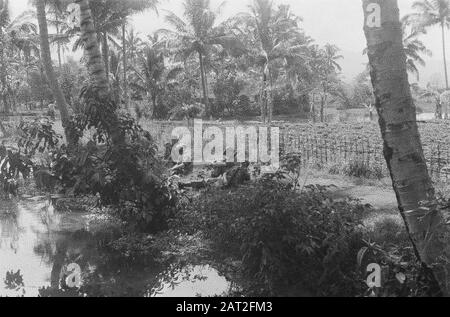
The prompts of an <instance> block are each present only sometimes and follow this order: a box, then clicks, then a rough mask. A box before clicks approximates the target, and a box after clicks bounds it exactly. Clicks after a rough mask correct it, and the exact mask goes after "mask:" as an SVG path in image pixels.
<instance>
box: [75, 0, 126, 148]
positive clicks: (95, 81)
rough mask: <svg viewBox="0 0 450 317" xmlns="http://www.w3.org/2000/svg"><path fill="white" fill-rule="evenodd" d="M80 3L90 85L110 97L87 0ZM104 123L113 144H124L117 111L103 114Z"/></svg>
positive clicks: (102, 96)
mask: <svg viewBox="0 0 450 317" xmlns="http://www.w3.org/2000/svg"><path fill="white" fill-rule="evenodd" d="M75 2H76V3H78V4H79V5H80V21H81V22H80V26H81V36H82V38H83V41H84V54H85V57H86V58H87V68H88V74H89V79H90V82H91V85H92V86H93V87H95V88H96V89H97V92H98V95H99V97H100V98H105V99H106V98H111V97H110V96H109V93H110V91H109V84H108V80H107V76H106V71H105V64H104V62H103V59H102V55H101V53H100V46H99V43H98V37H97V31H96V30H95V27H94V22H93V18H92V13H91V8H90V6H89V1H88V0H76V1H75ZM103 120H104V124H106V126H107V129H108V132H109V134H110V135H111V139H112V142H113V144H115V145H118V146H123V145H124V144H125V134H124V131H123V130H122V129H121V128H120V120H119V117H118V115H117V113H116V112H115V111H114V112H110V113H105V114H104V118H103Z"/></svg>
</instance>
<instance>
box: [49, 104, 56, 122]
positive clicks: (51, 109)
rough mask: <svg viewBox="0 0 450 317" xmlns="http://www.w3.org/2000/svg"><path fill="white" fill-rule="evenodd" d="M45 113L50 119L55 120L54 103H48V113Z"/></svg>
mask: <svg viewBox="0 0 450 317" xmlns="http://www.w3.org/2000/svg"><path fill="white" fill-rule="evenodd" d="M47 115H48V116H49V117H50V118H51V119H52V120H55V118H56V110H55V104H53V103H51V104H49V105H48V113H47Z"/></svg>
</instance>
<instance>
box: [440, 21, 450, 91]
mask: <svg viewBox="0 0 450 317" xmlns="http://www.w3.org/2000/svg"><path fill="white" fill-rule="evenodd" d="M441 29H442V51H443V54H444V71H445V88H446V89H447V90H448V88H449V87H448V68H447V48H446V44H445V25H444V23H441Z"/></svg>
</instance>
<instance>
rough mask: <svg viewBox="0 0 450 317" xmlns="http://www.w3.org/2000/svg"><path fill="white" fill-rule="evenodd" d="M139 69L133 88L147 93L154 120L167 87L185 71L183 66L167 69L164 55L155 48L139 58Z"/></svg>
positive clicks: (136, 69)
mask: <svg viewBox="0 0 450 317" xmlns="http://www.w3.org/2000/svg"><path fill="white" fill-rule="evenodd" d="M138 64H139V65H138V67H137V68H134V67H133V68H134V74H135V76H136V78H135V79H134V80H133V84H132V85H133V86H134V87H135V88H136V89H138V90H140V91H142V92H145V93H146V95H147V98H148V100H149V103H150V114H149V116H150V118H153V115H154V111H155V109H156V106H157V101H158V98H159V97H160V95H161V94H162V93H163V92H164V90H165V88H166V86H167V85H168V84H169V83H170V81H171V80H174V79H175V77H176V75H177V74H178V73H179V72H181V71H182V70H183V68H182V67H181V66H174V67H171V68H167V67H166V65H165V62H164V55H163V53H162V52H159V51H158V50H157V49H155V48H151V47H149V48H147V49H145V50H144V52H143V54H142V56H140V57H139V62H138Z"/></svg>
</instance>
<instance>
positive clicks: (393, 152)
mask: <svg viewBox="0 0 450 317" xmlns="http://www.w3.org/2000/svg"><path fill="white" fill-rule="evenodd" d="M369 4H372V5H373V4H376V5H379V6H380V8H381V11H380V12H381V27H376V26H375V27H372V24H371V23H365V26H364V31H365V35H366V38H367V43H368V55H369V62H370V67H371V78H372V84H373V88H374V93H375V97H376V108H377V111H378V114H379V117H380V119H379V123H380V128H381V134H382V138H383V141H384V156H385V159H386V162H387V166H388V168H389V171H390V174H391V178H392V182H393V188H394V191H395V193H396V195H397V200H398V205H399V210H400V213H401V215H402V217H403V219H404V222H405V225H406V228H407V231H408V234H409V236H410V238H411V241H412V243H413V246H414V248H415V251H416V254H417V256H418V257H419V259H420V260H421V261H422V263H424V264H425V265H426V266H427V267H428V268H431V269H432V271H433V273H434V276H435V278H436V281H437V282H438V283H439V285H440V287H441V290H442V292H443V294H445V295H448V294H449V285H450V274H448V273H449V272H450V264H449V263H450V262H449V260H450V248H449V246H450V231H449V228H448V225H447V224H446V221H445V220H444V215H443V214H442V213H441V211H440V210H439V209H438V208H437V207H436V205H435V202H436V199H435V192H434V188H433V185H432V181H431V179H430V176H429V174H428V169H427V165H426V161H425V158H424V153H423V149H422V144H421V140H420V135H419V131H418V127H417V123H416V110H415V107H414V104H413V99H412V96H411V91H410V86H409V83H408V75H407V70H406V55H405V52H404V49H403V44H402V26H401V23H400V20H399V9H398V5H397V0H363V9H364V14H365V21H369V19H372V18H373V14H374V13H373V12H372V13H370V12H368V5H369ZM369 11H371V10H369Z"/></svg>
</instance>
